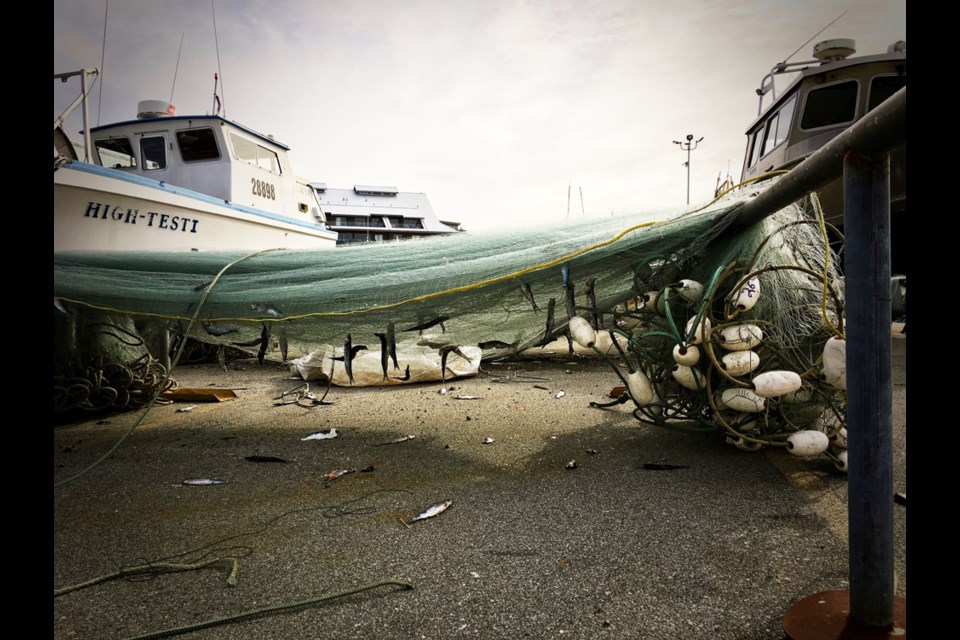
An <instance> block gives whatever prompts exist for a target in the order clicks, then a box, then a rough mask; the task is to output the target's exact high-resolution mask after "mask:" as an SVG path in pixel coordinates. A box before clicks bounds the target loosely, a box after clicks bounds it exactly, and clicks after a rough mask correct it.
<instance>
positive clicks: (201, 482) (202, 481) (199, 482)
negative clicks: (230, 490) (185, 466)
mask: <svg viewBox="0 0 960 640" xmlns="http://www.w3.org/2000/svg"><path fill="white" fill-rule="evenodd" d="M183 484H189V485H193V486H195V487H202V486H206V485H211V484H227V481H226V480H217V479H216V478H187V479H186V480H184V481H183Z"/></svg>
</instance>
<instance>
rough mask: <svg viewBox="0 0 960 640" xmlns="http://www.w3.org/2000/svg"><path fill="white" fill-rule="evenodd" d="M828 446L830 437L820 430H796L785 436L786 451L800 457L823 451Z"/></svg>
mask: <svg viewBox="0 0 960 640" xmlns="http://www.w3.org/2000/svg"><path fill="white" fill-rule="evenodd" d="M829 447H830V439H829V438H828V437H827V434H825V433H824V432H822V431H814V430H812V429H808V430H806V431H797V432H796V433H792V434H790V437H789V438H787V451H789V452H790V453H792V454H793V455H795V456H799V457H801V458H803V457H807V456H815V455H817V454H820V453H823V452H824V451H826V450H827V449H828V448H829Z"/></svg>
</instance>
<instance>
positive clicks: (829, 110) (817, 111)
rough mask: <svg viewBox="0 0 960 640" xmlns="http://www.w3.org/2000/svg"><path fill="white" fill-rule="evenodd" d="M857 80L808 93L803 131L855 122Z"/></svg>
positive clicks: (812, 90)
mask: <svg viewBox="0 0 960 640" xmlns="http://www.w3.org/2000/svg"><path fill="white" fill-rule="evenodd" d="M858 90H859V84H858V83H857V81H856V80H845V81H843V82H838V83H836V84H831V85H828V86H826V87H817V88H816V89H811V90H810V91H809V92H808V93H807V101H806V105H805V106H804V108H803V118H802V119H801V120H800V128H801V129H819V128H820V127H829V126H832V125H838V124H847V123H850V122H853V119H854V117H855V116H856V115H857V92H858Z"/></svg>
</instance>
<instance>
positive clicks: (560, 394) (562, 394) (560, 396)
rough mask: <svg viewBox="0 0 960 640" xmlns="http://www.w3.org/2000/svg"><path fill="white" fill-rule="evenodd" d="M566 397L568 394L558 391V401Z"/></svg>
mask: <svg viewBox="0 0 960 640" xmlns="http://www.w3.org/2000/svg"><path fill="white" fill-rule="evenodd" d="M565 395H567V394H566V393H564V392H563V391H557V395H556V397H557V399H560V398H562V397H563V396H565Z"/></svg>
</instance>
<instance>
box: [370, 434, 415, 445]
mask: <svg viewBox="0 0 960 640" xmlns="http://www.w3.org/2000/svg"><path fill="white" fill-rule="evenodd" d="M416 437H417V436H414V435H410V436H401V437H399V438H394V439H393V440H387V441H386V442H378V443H377V444H375V445H373V446H375V447H382V446H383V445H385V444H400V443H401V442H406V441H407V440H413V439H414V438H416Z"/></svg>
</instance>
